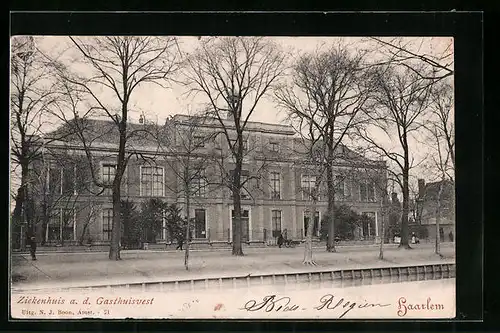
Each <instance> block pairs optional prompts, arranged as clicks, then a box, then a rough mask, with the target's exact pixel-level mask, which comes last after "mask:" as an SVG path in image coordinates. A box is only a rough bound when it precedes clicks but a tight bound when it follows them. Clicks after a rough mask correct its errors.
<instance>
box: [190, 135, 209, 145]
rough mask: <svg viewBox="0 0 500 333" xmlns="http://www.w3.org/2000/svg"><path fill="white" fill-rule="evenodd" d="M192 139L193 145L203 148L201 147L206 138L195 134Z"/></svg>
mask: <svg viewBox="0 0 500 333" xmlns="http://www.w3.org/2000/svg"><path fill="white" fill-rule="evenodd" d="M193 141H194V145H195V146H196V147H197V148H203V147H205V141H206V139H205V138H204V137H203V136H201V135H195V136H194V137H193Z"/></svg>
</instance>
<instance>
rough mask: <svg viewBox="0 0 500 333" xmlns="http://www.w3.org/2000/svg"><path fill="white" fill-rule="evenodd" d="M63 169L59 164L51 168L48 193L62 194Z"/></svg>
mask: <svg viewBox="0 0 500 333" xmlns="http://www.w3.org/2000/svg"><path fill="white" fill-rule="evenodd" d="M62 172H63V171H62V169H61V168H60V167H57V166H52V167H50V168H49V179H48V191H47V192H48V193H50V194H62Z"/></svg>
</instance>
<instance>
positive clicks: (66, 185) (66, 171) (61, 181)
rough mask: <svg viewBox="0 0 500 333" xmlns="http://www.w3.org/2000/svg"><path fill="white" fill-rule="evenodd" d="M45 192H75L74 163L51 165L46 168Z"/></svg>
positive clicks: (66, 193)
mask: <svg viewBox="0 0 500 333" xmlns="http://www.w3.org/2000/svg"><path fill="white" fill-rule="evenodd" d="M47 177H48V182H47V193H50V194H54V195H56V194H58V195H62V194H64V195H73V194H77V193H76V192H77V191H76V186H75V183H76V164H74V163H68V164H67V165H65V166H63V167H62V166H51V167H50V168H49V170H48V175H47Z"/></svg>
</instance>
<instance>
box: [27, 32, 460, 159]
mask: <svg viewBox="0 0 500 333" xmlns="http://www.w3.org/2000/svg"><path fill="white" fill-rule="evenodd" d="M267 38H269V39H272V40H274V41H275V42H276V43H278V44H279V45H281V46H282V47H283V49H284V50H285V51H286V52H289V53H290V54H291V55H292V56H296V55H298V54H299V53H301V52H309V51H313V50H315V49H316V48H318V47H322V46H328V45H330V44H332V43H333V42H335V41H336V40H338V39H339V38H338V37H267ZM342 39H343V40H344V42H345V43H347V44H348V45H350V47H352V48H353V49H355V48H356V47H360V48H363V47H366V46H367V44H366V43H367V42H366V41H367V38H366V37H342ZM405 40H407V41H410V42H412V43H413V47H415V48H419V53H421V54H430V55H436V54H440V53H442V52H443V50H444V48H445V47H446V46H448V45H450V42H452V40H453V39H452V38H450V37H428V38H423V39H422V38H406V39H405ZM178 41H179V45H180V48H181V50H182V52H186V53H190V52H192V51H193V50H194V49H195V48H196V47H197V46H198V45H199V43H200V40H199V38H198V37H186V36H182V37H178ZM422 41H423V43H421V42H422ZM36 42H37V45H38V46H39V47H40V48H41V49H42V50H44V52H46V53H47V54H50V55H51V56H58V57H60V58H61V59H62V60H64V59H66V60H68V59H70V57H71V55H69V54H70V52H68V51H66V50H67V49H68V45H70V40H69V38H68V37H67V36H43V37H41V36H40V37H37V38H36ZM206 102H207V100H204V99H203V96H201V95H199V97H197V98H193V97H189V96H187V95H186V88H185V87H183V86H182V85H180V84H172V85H171V86H170V88H169V89H163V88H161V87H158V86H156V85H154V84H148V85H143V86H142V87H140V88H139V89H138V90H136V91H135V92H134V96H133V98H132V100H131V104H130V109H131V110H134V112H132V113H131V115H130V118H131V120H132V121H134V122H137V121H138V118H139V116H140V114H141V113H144V114H145V115H146V117H147V118H149V119H150V120H153V121H158V122H159V123H163V122H164V120H165V119H166V118H167V117H168V116H170V115H174V114H185V113H187V112H188V110H192V111H193V112H195V111H197V110H199V109H200V108H201V105H203V104H204V103H206ZM284 119H285V114H284V113H283V112H279V110H278V109H277V108H276V106H275V104H274V102H273V101H271V100H269V99H262V100H261V101H260V103H259V104H258V105H257V108H256V110H255V112H254V114H253V116H252V117H251V120H253V121H259V122H268V123H282V122H283V120H284ZM417 152H418V149H417Z"/></svg>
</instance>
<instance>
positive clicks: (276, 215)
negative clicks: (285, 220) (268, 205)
mask: <svg viewBox="0 0 500 333" xmlns="http://www.w3.org/2000/svg"><path fill="white" fill-rule="evenodd" d="M271 218H272V225H273V237H279V235H280V234H281V210H273V211H272V212H271Z"/></svg>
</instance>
